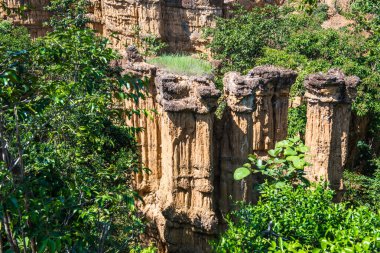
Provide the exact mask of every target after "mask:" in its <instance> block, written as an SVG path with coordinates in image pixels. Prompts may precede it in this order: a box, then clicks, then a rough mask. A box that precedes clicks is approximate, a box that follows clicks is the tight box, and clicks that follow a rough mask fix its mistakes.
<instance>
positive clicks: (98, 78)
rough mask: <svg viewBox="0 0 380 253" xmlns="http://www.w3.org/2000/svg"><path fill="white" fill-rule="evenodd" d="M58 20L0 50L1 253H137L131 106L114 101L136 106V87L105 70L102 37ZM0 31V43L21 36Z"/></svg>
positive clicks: (139, 86) (139, 87) (110, 55)
mask: <svg viewBox="0 0 380 253" xmlns="http://www.w3.org/2000/svg"><path fill="white" fill-rule="evenodd" d="M62 2H64V3H75V1H61V2H60V3H58V1H53V5H54V4H61V3H62ZM59 6H61V5H59ZM68 16H70V15H68ZM66 17H67V16H65V18H66ZM65 18H64V19H59V18H58V19H56V20H55V21H56V26H55V27H54V29H55V30H54V31H53V32H51V33H49V34H48V35H47V36H46V37H42V38H39V39H37V40H36V41H35V42H32V41H30V40H28V43H25V44H22V43H21V41H19V43H15V44H14V48H11V47H10V48H9V49H13V50H19V51H13V52H12V51H9V50H6V49H4V48H3V47H2V48H1V50H2V51H1V52H2V54H1V55H0V86H1V88H0V145H1V152H0V153H1V156H0V219H1V226H0V245H1V246H0V247H2V248H1V250H0V251H1V252H3V250H4V251H5V252H15V253H18V252H33V253H35V252H106V251H108V252H109V251H112V252H126V251H127V252H129V251H131V250H132V249H133V250H135V252H136V251H139V250H140V249H141V246H140V245H139V238H138V236H139V235H140V234H141V232H142V231H143V228H144V226H143V223H142V221H141V219H140V218H139V217H138V216H137V212H136V207H135V205H134V202H135V199H136V198H137V197H138V196H137V194H136V193H135V192H134V191H133V190H132V188H131V180H132V174H133V173H138V172H141V170H142V169H141V165H140V163H139V154H138V151H137V146H136V141H135V133H136V132H137V131H138V129H136V128H134V127H132V126H128V125H126V124H125V121H124V118H125V116H131V115H133V114H135V113H138V112H139V111H138V110H136V111H126V112H125V113H126V114H127V115H124V112H121V111H120V110H118V109H117V108H115V107H114V103H115V101H116V100H117V99H128V100H132V101H136V102H137V101H138V100H139V99H141V98H143V92H144V90H143V89H144V83H143V82H142V81H141V80H138V79H134V78H132V77H129V76H123V75H121V71H122V70H121V69H119V68H114V67H112V66H111V64H110V62H111V61H113V60H116V59H118V57H119V56H118V54H117V53H116V52H114V51H113V50H112V49H110V48H109V45H108V42H107V40H105V39H104V38H101V37H99V36H97V35H96V34H95V33H94V32H93V31H92V30H90V29H86V28H83V27H82V23H81V22H79V20H77V21H78V22H79V23H78V22H76V21H75V20H74V21H72V20H70V19H67V20H66V19H65ZM61 21H62V22H64V23H61ZM64 24H69V26H68V27H66V26H64ZM4 27H5V28H4ZM0 29H3V31H5V33H2V34H1V35H0V41H2V42H1V43H5V44H6V43H7V42H6V39H7V38H12V39H13V40H14V41H16V42H17V40H18V39H20V40H22V41H24V40H25V38H28V36H27V35H26V33H25V34H24V35H22V36H20V37H19V38H15V37H14V35H15V34H19V29H18V28H13V27H9V25H8V24H7V23H5V24H3V23H1V25H0ZM23 31H25V30H23ZM127 88H128V92H126V90H127Z"/></svg>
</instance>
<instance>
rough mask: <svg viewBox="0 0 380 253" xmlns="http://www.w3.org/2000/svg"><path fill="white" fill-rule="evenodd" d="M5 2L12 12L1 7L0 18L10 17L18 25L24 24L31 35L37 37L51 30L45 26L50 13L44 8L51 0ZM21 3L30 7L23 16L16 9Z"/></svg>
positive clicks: (7, 0) (9, 0)
mask: <svg viewBox="0 0 380 253" xmlns="http://www.w3.org/2000/svg"><path fill="white" fill-rule="evenodd" d="M3 1H4V4H5V5H6V6H7V7H8V8H9V11H10V13H9V14H8V13H7V11H5V10H3V9H2V8H1V7H0V19H8V20H10V21H12V22H13V23H14V24H16V25H23V26H25V27H26V28H28V30H29V32H30V34H31V37H32V38H36V37H40V36H43V35H45V34H46V32H47V31H48V30H49V29H48V28H46V27H44V26H43V23H44V22H46V21H48V19H49V17H50V15H49V13H48V12H47V11H46V10H44V7H45V6H47V5H48V4H49V2H50V1H49V0H24V1H21V0H3ZM21 4H24V5H26V6H27V7H28V9H27V11H26V12H25V13H24V15H23V16H21V15H19V14H18V12H17V11H16V10H17V9H18V8H19V7H20V5H21Z"/></svg>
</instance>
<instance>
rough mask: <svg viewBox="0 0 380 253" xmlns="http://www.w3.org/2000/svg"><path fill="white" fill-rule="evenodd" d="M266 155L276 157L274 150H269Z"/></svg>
mask: <svg viewBox="0 0 380 253" xmlns="http://www.w3.org/2000/svg"><path fill="white" fill-rule="evenodd" d="M268 154H269V155H270V156H273V157H275V156H276V151H275V150H274V149H271V150H269V151H268Z"/></svg>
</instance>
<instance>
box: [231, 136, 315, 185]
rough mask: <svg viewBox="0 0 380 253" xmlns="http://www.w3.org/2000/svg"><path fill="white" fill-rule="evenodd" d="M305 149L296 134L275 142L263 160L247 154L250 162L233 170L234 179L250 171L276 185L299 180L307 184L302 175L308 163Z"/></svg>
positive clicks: (240, 177)
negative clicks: (261, 175) (259, 174)
mask: <svg viewBox="0 0 380 253" xmlns="http://www.w3.org/2000/svg"><path fill="white" fill-rule="evenodd" d="M307 151H308V148H307V147H306V146H305V145H304V144H303V143H302V141H301V140H300V138H299V137H298V136H296V137H294V138H289V139H287V140H283V141H280V142H277V143H276V146H275V148H274V149H271V150H269V151H268V155H269V157H268V158H267V159H265V160H264V159H259V158H258V157H257V156H256V155H249V156H248V160H249V161H250V162H249V163H246V164H244V165H243V167H241V168H238V169H236V170H235V173H234V179H235V180H241V179H243V178H245V177H247V176H249V175H250V174H252V173H261V174H263V175H265V176H267V177H269V179H270V181H274V182H276V184H277V185H284V183H292V184H295V183H300V182H302V183H303V184H306V185H308V184H309V182H308V180H307V179H306V178H305V177H304V175H305V172H304V168H305V167H306V166H307V165H309V164H308V163H307V162H306V161H305V153H306V152H307Z"/></svg>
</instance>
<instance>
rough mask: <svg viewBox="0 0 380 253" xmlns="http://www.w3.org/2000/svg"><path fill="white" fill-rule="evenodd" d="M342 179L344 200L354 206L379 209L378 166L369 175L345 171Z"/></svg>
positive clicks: (379, 184)
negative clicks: (344, 188)
mask: <svg viewBox="0 0 380 253" xmlns="http://www.w3.org/2000/svg"><path fill="white" fill-rule="evenodd" d="M379 160H380V159H379ZM344 179H345V187H346V192H345V194H344V200H345V201H348V202H350V203H351V204H353V205H354V206H368V207H369V208H371V209H373V210H375V211H376V210H380V203H379V196H380V166H378V169H377V170H376V171H375V173H374V174H373V175H371V176H365V175H361V174H358V173H355V172H350V171H346V172H345V173H344Z"/></svg>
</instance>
